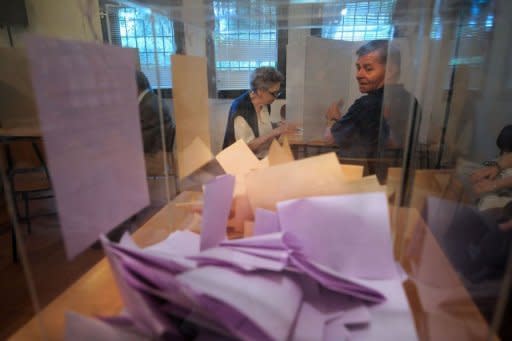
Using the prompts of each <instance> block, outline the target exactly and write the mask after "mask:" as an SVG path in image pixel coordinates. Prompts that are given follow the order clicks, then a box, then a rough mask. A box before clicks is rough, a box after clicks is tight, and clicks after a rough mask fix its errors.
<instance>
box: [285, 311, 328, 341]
mask: <svg viewBox="0 0 512 341" xmlns="http://www.w3.org/2000/svg"><path fill="white" fill-rule="evenodd" d="M324 325H325V316H324V315H323V314H322V313H320V312H319V311H318V310H316V309H315V308H314V307H313V306H312V305H311V304H309V303H307V302H304V303H302V306H301V307H300V311H299V313H298V314H297V321H296V323H295V328H294V330H293V332H292V335H291V338H290V340H291V341H309V340H323V339H324Z"/></svg>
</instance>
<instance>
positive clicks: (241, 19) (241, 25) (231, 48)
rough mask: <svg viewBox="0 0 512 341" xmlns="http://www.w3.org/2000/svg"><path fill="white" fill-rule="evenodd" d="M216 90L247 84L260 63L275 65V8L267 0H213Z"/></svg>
mask: <svg viewBox="0 0 512 341" xmlns="http://www.w3.org/2000/svg"><path fill="white" fill-rule="evenodd" d="M213 11H214V14H215V28H214V33H213V34H214V42H215V66H216V70H217V90H240V89H247V88H248V87H249V75H250V73H251V71H252V70H254V69H255V68H257V67H259V66H274V67H275V66H276V63H277V25H276V9H275V7H274V6H273V5H271V4H270V3H266V2H263V3H260V2H259V3H258V4H256V3H254V2H252V1H250V2H249V1H247V2H243V3H241V2H239V1H232V0H229V1H220V0H219V1H214V2H213Z"/></svg>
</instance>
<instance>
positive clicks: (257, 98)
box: [222, 67, 294, 158]
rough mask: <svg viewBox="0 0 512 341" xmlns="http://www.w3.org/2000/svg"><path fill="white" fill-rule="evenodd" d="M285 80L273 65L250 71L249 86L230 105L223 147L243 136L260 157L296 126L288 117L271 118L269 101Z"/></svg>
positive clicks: (277, 92) (270, 101)
mask: <svg viewBox="0 0 512 341" xmlns="http://www.w3.org/2000/svg"><path fill="white" fill-rule="evenodd" d="M283 80H284V77H283V75H282V74H281V73H280V72H279V71H277V70H276V69H275V68H273V67H259V68H257V69H255V70H254V71H253V72H252V73H251V77H250V90H249V91H247V92H245V93H244V94H242V95H241V96H240V97H238V98H236V99H235V100H234V101H233V103H232V104H231V108H230V109H229V116H228V122H227V125H226V133H225V135H224V142H223V144H222V149H225V148H227V147H229V146H230V145H231V144H233V143H235V142H236V141H238V140H239V139H242V140H244V141H245V142H246V143H247V145H248V146H249V148H250V149H251V150H252V151H253V152H254V154H256V156H257V157H258V158H263V157H265V156H266V155H267V153H268V149H269V147H270V144H271V143H272V140H274V139H275V138H278V137H279V136H280V135H281V134H285V133H288V132H291V131H293V130H294V126H293V125H291V124H289V123H287V122H286V121H282V122H280V123H279V124H272V122H271V121H270V104H272V102H274V100H275V99H276V98H277V97H278V96H279V94H280V88H281V83H282V82H283Z"/></svg>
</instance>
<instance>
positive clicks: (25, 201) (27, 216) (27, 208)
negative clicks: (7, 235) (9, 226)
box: [22, 192, 32, 234]
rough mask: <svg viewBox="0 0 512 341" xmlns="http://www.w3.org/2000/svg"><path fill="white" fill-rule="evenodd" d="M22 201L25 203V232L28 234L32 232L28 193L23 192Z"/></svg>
mask: <svg viewBox="0 0 512 341" xmlns="http://www.w3.org/2000/svg"><path fill="white" fill-rule="evenodd" d="M22 197H23V203H24V204H25V219H26V220H27V232H28V234H30V233H32V224H31V222H30V210H29V207H28V193H26V192H23V193H22Z"/></svg>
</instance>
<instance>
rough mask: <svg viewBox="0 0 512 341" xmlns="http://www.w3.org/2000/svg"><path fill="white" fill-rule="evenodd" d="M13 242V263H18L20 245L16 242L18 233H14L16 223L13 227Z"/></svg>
mask: <svg viewBox="0 0 512 341" xmlns="http://www.w3.org/2000/svg"><path fill="white" fill-rule="evenodd" d="M11 241H12V261H13V263H18V244H17V242H16V232H15V231H14V223H12V225H11Z"/></svg>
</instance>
